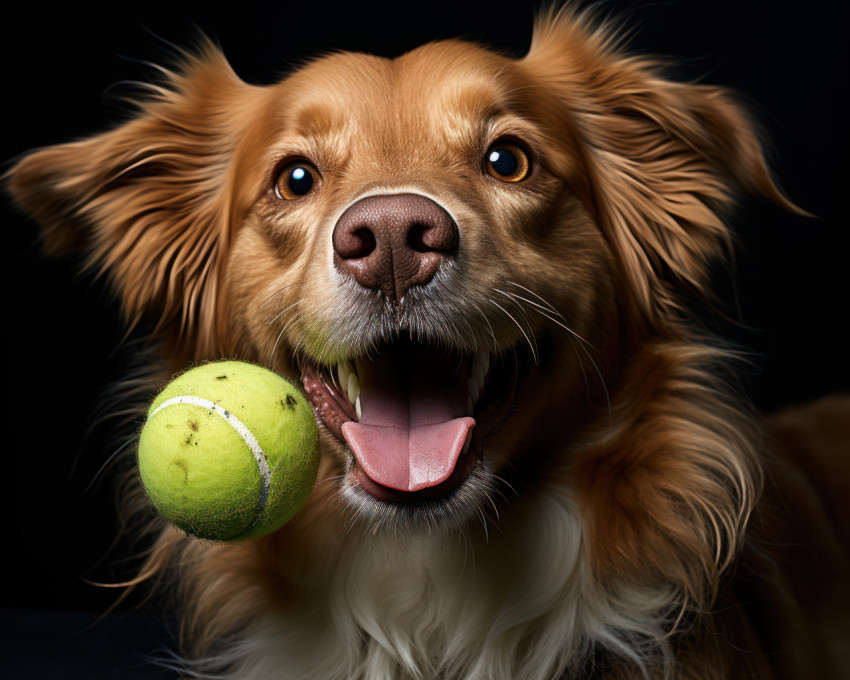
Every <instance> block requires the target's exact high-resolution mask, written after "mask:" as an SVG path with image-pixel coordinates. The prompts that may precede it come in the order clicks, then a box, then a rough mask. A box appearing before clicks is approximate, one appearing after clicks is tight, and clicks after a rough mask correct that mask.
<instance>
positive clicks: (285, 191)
mask: <svg viewBox="0 0 850 680" xmlns="http://www.w3.org/2000/svg"><path fill="white" fill-rule="evenodd" d="M321 179H322V176H321V175H320V174H319V171H318V170H316V168H315V167H314V166H313V164H312V163H308V162H307V161H295V162H293V163H289V164H287V165H286V166H284V168H283V170H281V171H280V174H278V176H277V181H276V182H275V184H274V193H275V196H277V197H278V198H282V199H284V200H286V201H292V200H295V199H296V198H301V197H302V196H304V195H306V194H308V193H310V191H312V190H313V189H314V188H315V187H317V186H318V185H319V182H320V181H321Z"/></svg>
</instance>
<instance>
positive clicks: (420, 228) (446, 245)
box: [333, 194, 458, 302]
mask: <svg viewBox="0 0 850 680" xmlns="http://www.w3.org/2000/svg"><path fill="white" fill-rule="evenodd" d="M457 244H458V229H457V225H456V224H455V221H454V220H453V219H452V216H451V215H449V213H448V212H447V211H446V210H445V209H444V208H442V207H441V206H440V205H438V204H437V203H435V202H434V201H432V200H431V199H430V198H427V197H425V196H420V195H418V194H395V195H390V196H369V197H367V198H362V199H360V200H359V201H357V202H356V203H354V204H352V205H351V206H350V207H349V208H348V209H347V210H346V211H345V212H344V213H343V214H342V215H341V216H340V218H339V220H337V223H336V226H335V227H334V232H333V247H334V262H335V263H336V266H337V269H339V270H340V271H343V272H347V273H349V274H351V275H352V276H353V277H354V278H355V280H356V281H357V282H358V283H359V284H360V285H361V286H364V287H366V288H379V289H381V290H382V291H383V293H384V295H386V296H387V299H389V300H391V301H395V302H399V301H401V299H402V298H403V297H404V294H405V293H406V292H407V290H408V289H409V288H410V287H411V286H417V285H422V284H424V283H427V282H428V281H430V280H431V278H432V277H433V276H434V274H435V273H436V272H437V270H438V269H439V268H440V265H441V264H442V263H443V262H444V260H445V259H446V258H448V257H450V256H451V255H452V253H453V252H454V251H455V250H456V249H457Z"/></svg>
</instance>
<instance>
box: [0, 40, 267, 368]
mask: <svg viewBox="0 0 850 680" xmlns="http://www.w3.org/2000/svg"><path fill="white" fill-rule="evenodd" d="M166 73H167V76H166V79H165V83H164V84H163V85H155V86H150V87H149V89H150V95H149V96H148V97H147V98H146V99H145V101H143V102H142V104H141V105H140V107H139V108H140V111H139V113H138V114H137V115H136V116H135V117H134V118H133V119H131V120H130V121H129V122H126V123H125V124H123V125H121V126H120V127H118V128H116V129H114V130H112V131H109V132H106V133H104V134H101V135H98V136H95V137H92V138H89V139H85V140H83V141H79V142H73V143H70V144H61V145H58V146H53V147H48V148H45V149H41V150H37V151H35V152H33V153H31V154H29V155H27V156H25V157H24V158H23V159H22V160H20V161H19V162H18V163H17V164H16V165H15V166H14V167H13V168H12V169H11V170H10V171H9V172H8V174H7V176H6V178H5V179H6V186H7V189H8V191H9V192H10V193H11V194H12V196H13V198H14V199H15V201H16V202H17V204H18V205H19V206H20V207H21V208H23V209H24V210H25V211H27V212H29V213H30V214H31V215H33V216H34V217H35V218H36V219H37V220H38V221H39V223H40V224H41V226H42V234H43V244H44V249H45V251H46V252H48V253H50V254H62V253H66V252H69V251H73V250H80V251H82V252H83V253H84V257H85V263H86V265H87V266H88V267H89V268H91V269H94V270H96V271H98V272H99V273H103V274H105V275H106V276H108V278H109V279H110V280H111V282H112V284H113V286H114V288H115V289H116V292H117V293H118V296H119V299H120V301H121V304H122V308H123V310H124V312H125V314H126V316H127V318H128V320H129V321H131V322H134V321H136V320H138V319H139V318H140V317H141V316H142V315H148V314H153V315H155V316H156V317H158V318H159V319H160V323H163V324H164V323H168V322H170V321H171V320H173V319H175V318H177V319H179V321H180V326H181V330H182V331H183V332H184V333H188V337H192V338H198V339H199V341H200V342H201V344H203V340H201V338H203V337H210V338H211V337H214V336H215V333H214V332H213V329H212V328H199V327H198V324H201V325H204V324H206V325H210V324H211V323H212V321H210V320H208V319H214V318H215V317H216V316H217V315H216V314H215V313H208V314H205V315H204V317H206V318H204V319H201V318H199V316H200V315H199V313H198V312H199V310H200V308H201V307H202V306H204V308H205V309H209V310H215V309H217V297H218V296H217V288H218V285H219V278H220V275H221V270H222V267H223V253H224V252H226V248H227V244H228V241H229V239H230V235H231V227H232V225H233V223H234V221H235V219H236V217H237V216H236V215H235V213H236V211H237V208H236V207H235V206H236V204H237V203H238V201H237V200H235V195H236V193H237V192H238V191H240V190H244V188H243V187H244V184H243V183H239V182H235V181H234V179H233V178H235V177H237V176H240V174H242V173H243V172H244V168H239V167H238V166H239V165H240V160H239V157H238V148H239V143H240V140H242V139H243V138H244V137H245V136H246V135H248V134H249V132H250V129H249V128H250V121H251V120H253V119H254V115H253V113H252V112H255V111H256V110H257V109H258V108H259V106H260V102H258V98H259V97H261V93H262V92H263V90H264V88H261V87H254V86H251V85H247V84H246V83H244V82H243V81H242V80H240V79H239V77H238V76H237V75H236V74H235V73H234V72H233V70H232V69H231V68H230V65H229V64H228V63H227V61H226V59H225V58H224V56H223V55H222V54H221V52H220V51H219V50H218V49H217V48H215V47H214V46H212V45H211V44H210V43H205V44H204V46H203V47H202V49H201V50H200V51H199V52H198V53H197V54H196V55H195V56H187V57H185V58H184V61H183V63H182V65H181V67H180V68H179V69H178V70H177V71H176V72H166ZM205 330H206V331H210V332H209V333H206V334H205V333H203V331H205ZM199 331H200V332H199ZM196 349H197V348H196ZM200 351H201V352H203V351H215V350H214V348H207V349H206V350H204V349H200Z"/></svg>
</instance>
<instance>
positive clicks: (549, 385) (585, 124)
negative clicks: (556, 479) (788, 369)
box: [9, 14, 783, 523]
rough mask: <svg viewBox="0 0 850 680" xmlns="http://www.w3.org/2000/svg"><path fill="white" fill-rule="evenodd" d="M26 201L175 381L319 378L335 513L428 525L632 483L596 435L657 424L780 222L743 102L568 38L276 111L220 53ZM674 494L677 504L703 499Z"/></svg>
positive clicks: (44, 163)
mask: <svg viewBox="0 0 850 680" xmlns="http://www.w3.org/2000/svg"><path fill="white" fill-rule="evenodd" d="M9 182H10V187H11V191H12V193H13V194H14V196H15V198H16V199H17V201H18V202H19V204H20V205H21V206H23V207H24V208H25V209H26V210H28V211H29V212H31V213H32V214H34V215H35V216H36V217H37V218H38V219H39V220H40V222H41V223H42V224H43V225H44V243H45V246H46V248H47V250H49V251H51V252H61V251H66V250H69V249H72V248H80V249H83V250H84V251H85V252H86V256H87V258H88V260H87V261H88V262H89V264H90V265H91V266H92V267H93V268H97V269H99V270H102V271H104V272H106V274H107V275H108V276H109V278H110V280H111V282H112V283H113V285H114V288H115V290H116V292H117V294H118V296H119V298H120V300H121V302H122V304H123V308H124V310H125V311H126V314H127V317H128V318H129V319H130V320H133V321H135V320H138V319H139V318H141V317H144V316H154V317H155V318H156V319H158V320H159V326H158V332H160V333H161V335H162V337H163V338H164V339H165V342H166V343H168V344H169V346H170V347H171V354H172V356H173V357H175V362H176V363H178V364H179V363H181V362H185V361H188V360H192V359H204V358H216V357H220V356H236V357H238V358H244V359H248V360H252V361H255V362H258V363H261V364H265V365H268V366H270V367H272V368H274V369H275V370H277V371H279V372H281V373H283V374H289V375H298V376H300V377H302V378H303V381H304V386H305V389H306V390H307V391H308V393H309V396H310V398H311V400H312V402H313V404H314V406H315V409H316V413H317V418H318V419H319V421H320V422H321V423H322V424H323V425H324V431H323V448H324V455H325V473H324V474H326V475H339V476H340V477H339V478H340V479H341V482H340V488H341V494H339V496H338V497H339V498H344V499H345V500H346V502H347V503H348V504H349V505H350V506H351V507H354V508H356V509H357V510H358V511H360V512H361V513H362V514H363V515H364V516H365V517H367V518H368V519H369V520H370V521H372V520H375V519H376V518H381V519H382V520H385V521H394V519H397V518H399V517H404V518H406V519H417V518H418V519H420V520H422V521H424V522H425V523H430V522H435V521H437V522H439V521H440V519H441V518H448V517H451V518H452V520H451V521H452V522H453V523H457V522H466V521H468V520H469V519H470V518H471V517H473V516H474V515H475V513H476V512H478V511H480V509H481V507H482V505H483V504H484V503H485V501H488V495H489V494H490V493H491V492H492V491H494V490H496V489H497V488H498V487H499V484H500V483H501V481H506V482H508V483H510V484H512V485H514V486H516V485H517V484H521V483H523V481H522V480H525V483H530V482H529V481H528V480H530V479H532V480H533V479H534V476H535V475H536V474H537V472H538V471H539V470H541V469H549V470H552V469H557V470H558V471H559V474H563V475H565V477H564V479H565V480H566V479H567V478H568V477H569V482H568V483H569V484H570V485H572V486H573V487H574V488H578V489H579V490H581V489H582V488H585V489H588V488H592V487H594V485H596V484H601V483H602V482H601V481H599V480H604V479H613V478H614V473H611V474H608V473H605V472H604V470H603V468H602V467H600V466H599V465H597V464H596V463H594V466H595V467H593V470H594V471H595V472H594V474H593V475H590V474H589V473H587V474H584V476H583V477H582V469H581V466H580V465H579V463H580V462H581V461H577V460H575V459H574V458H573V457H572V454H571V453H570V452H571V451H575V450H577V448H578V443H577V442H578V441H579V438H580V437H583V438H584V439H583V440H582V441H585V442H587V441H590V440H593V441H595V442H597V443H598V442H600V441H602V439H604V438H600V437H601V435H600V434H599V430H598V429H597V430H594V429H593V423H595V422H597V421H599V422H603V423H609V424H610V423H611V422H612V419H617V422H618V423H620V424H621V425H622V426H623V427H625V423H627V422H631V423H633V424H634V423H640V422H641V421H640V414H639V410H640V409H639V408H638V407H637V406H636V404H637V402H638V401H639V400H640V399H642V398H647V395H649V394H650V393H651V392H652V389H653V387H652V385H651V384H649V382H647V381H646V375H645V374H647V372H644V373H641V374H640V375H638V374H636V373H635V372H634V371H632V372H631V373H630V366H632V362H633V359H634V357H635V356H636V354H637V353H638V352H640V351H642V348H645V347H646V346H648V345H650V344H653V343H655V344H657V343H662V342H665V341H680V340H683V339H684V338H685V337H686V333H685V331H684V330H683V325H682V323H681V320H682V310H681V308H682V301H683V299H685V297H686V295H685V294H691V293H698V294H699V293H702V292H704V291H705V287H706V276H707V269H708V264H709V262H710V261H711V260H712V259H713V258H714V257H716V256H717V255H718V254H720V253H721V251H722V250H723V248H724V247H725V246H726V245H727V244H728V240H729V236H728V232H727V230H726V228H725V226H724V223H723V221H722V215H723V213H724V212H725V210H726V209H727V207H728V206H729V205H730V204H731V201H732V195H733V194H734V193H735V192H736V191H737V190H738V189H741V188H743V189H745V190H749V191H754V192H760V193H763V194H766V195H768V196H770V197H771V198H773V199H775V200H777V201H779V202H782V201H783V199H782V197H781V196H780V194H779V193H778V192H777V190H776V189H775V187H774V185H773V184H772V182H771V180H770V177H769V174H768V172H767V170H766V168H765V164H764V161H763V158H762V154H761V151H760V146H759V143H758V141H757V137H756V133H755V131H754V128H753V124H752V123H751V121H750V120H749V118H748V116H747V115H746V114H745V113H744V111H743V109H742V108H741V107H740V106H739V105H738V104H736V103H735V102H734V101H733V99H732V98H731V97H730V96H729V95H728V94H727V93H725V92H724V91H722V90H720V89H717V88H714V87H710V86H704V85H693V84H680V83H675V82H671V81H669V80H666V79H664V78H663V77H662V76H661V75H660V74H659V72H658V70H657V69H656V67H655V65H654V64H652V63H650V62H648V61H646V60H643V59H640V58H634V57H626V56H623V55H622V54H621V53H620V52H619V50H618V47H617V46H616V45H615V44H614V42H613V41H612V40H611V39H610V38H609V37H608V35H607V34H605V33H604V32H601V31H600V32H594V30H593V29H591V28H589V27H588V26H587V25H586V22H584V21H583V20H581V19H578V18H576V17H574V16H569V15H566V14H564V15H561V16H546V17H544V18H542V19H541V20H539V22H538V26H537V29H536V31H535V37H534V41H533V44H532V46H531V49H530V51H529V53H528V55H527V56H525V57H524V58H521V59H513V58H509V57H506V56H503V55H500V54H498V53H495V52H493V51H490V50H487V49H484V48H482V47H479V46H476V45H473V44H469V43H466V42H460V41H445V42H437V43H432V44H428V45H425V46H423V47H420V48H419V49H416V50H414V51H412V52H409V53H407V54H404V55H403V56H401V57H398V58H396V59H392V60H389V59H383V58H378V57H372V56H367V55H363V54H350V53H339V54H332V55H330V56H325V57H322V58H320V59H317V60H315V61H313V62H311V63H309V64H308V65H306V66H305V67H303V68H301V69H299V70H298V71H296V72H295V73H293V74H291V75H289V76H288V77H286V78H285V79H283V80H282V81H281V82H280V83H278V84H275V85H271V86H252V85H248V84H246V83H244V82H242V81H241V80H240V79H239V78H238V77H237V76H236V75H235V74H234V73H233V71H232V70H231V69H230V67H229V66H228V64H227V62H226V61H225V59H224V57H223V56H222V55H221V54H220V53H219V52H218V51H217V50H216V49H214V48H212V47H210V46H206V47H204V48H203V49H202V50H200V51H199V53H198V54H197V55H196V56H192V57H187V58H186V59H185V61H184V63H183V64H182V65H181V68H180V69H178V71H177V72H176V73H174V74H172V75H170V76H169V77H168V79H167V82H165V83H164V84H163V85H161V86H152V87H151V88H150V93H149V96H148V97H147V98H145V99H144V101H143V103H142V104H141V105H140V110H139V111H138V113H137V114H136V115H135V116H134V117H133V118H132V119H131V120H130V121H129V122H127V123H125V124H123V125H121V126H120V127H118V128H116V129H114V130H112V131H110V132H107V133H105V134H103V135H100V136H97V137H94V138H91V139H87V140H84V141H81V142H77V143H73V144H67V145H61V146H57V147H52V148H48V149H45V150H42V151H38V152H36V153H34V154H32V155H30V156H28V157H26V158H24V159H23V160H22V161H21V162H20V163H19V164H18V165H17V166H16V167H15V168H14V169H13V170H12V171H11V173H10V176H9ZM659 362H660V363H659V365H658V371H659V374H660V373H661V372H664V371H667V372H668V373H669V369H670V365H668V364H669V362H668V363H664V362H663V361H661V360H659ZM624 390H629V391H630V392H629V393H628V394H627V395H626V394H625V392H624ZM600 419H601V420H600ZM635 427H637V425H635ZM631 436H633V437H634V436H636V435H635V433H634V432H632V435H631ZM594 437H595V438H596V439H594ZM609 443H610V442H609ZM600 446H602V445H601V444H600ZM623 464H624V465H626V464H627V463H623ZM628 464H631V463H628ZM730 466H732V465H731V463H730ZM611 468H612V469H613V468H617V466H616V465H611ZM618 469H619V468H618ZM642 470H643V471H644V472H645V473H646V474H650V471H648V470H649V468H646V467H643V468H642ZM585 472H586V470H585ZM658 472H659V474H660V473H662V472H664V470H660V471H658ZM679 472H681V477H680V478H676V477H675V475H676V474H678V473H679ZM620 473H623V470H622V469H620V472H618V473H617V474H618V475H620ZM667 473H669V475H672V476H673V477H672V478H668V479H667V481H666V484H665V488H666V489H667V491H665V493H667V492H669V487H672V486H676V485H678V486H679V488H680V489H684V488H686V487H687V486H688V485H689V484H695V482H694V481H693V480H692V479H691V478H690V477H689V476H687V475H686V474H685V472H683V471H682V470H680V469H679V468H678V467H674V468H669V469H667ZM571 475H574V477H570V476H571ZM606 475H607V476H606ZM669 475H668V477H669ZM582 479H584V480H585V481H584V485H585V486H584V487H582V482H581V480H582ZM617 479H620V480H626V479H629V476H628V475H627V474H625V473H623V475H620V476H619V477H617ZM618 483H619V482H618ZM624 483H625V482H624ZM610 492H611V490H610V489H608V488H606V490H605V491H603V492H595V493H597V494H598V495H599V496H600V497H605V496H606V494H608V493H610ZM586 493H588V494H589V495H590V497H592V496H593V494H592V493H591V492H586ZM626 498H631V496H622V497H621V501H620V502H621V503H626V502H627V501H626V500H624V499H626ZM633 500H634V508H633V509H634V512H635V513H637V514H639V513H640V512H641V508H643V507H644V506H645V505H646V503H648V502H650V503H651V501H652V499H651V493H650V492H647V494H637V495H635V496H634V498H633ZM671 503H672V504H675V502H671ZM587 504H588V507H589V508H591V509H592V508H593V507H594V504H593V501H592V500H588V501H587ZM598 512H599V514H600V516H602V515H605V513H609V514H611V513H612V512H613V511H612V510H611V508H606V509H600V510H599V511H598ZM632 519H634V518H633V517H632ZM630 521H631V520H630Z"/></svg>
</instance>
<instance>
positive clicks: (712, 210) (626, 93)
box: [522, 12, 802, 325]
mask: <svg viewBox="0 0 850 680" xmlns="http://www.w3.org/2000/svg"><path fill="white" fill-rule="evenodd" d="M522 63H523V64H525V65H526V67H527V68H528V69H529V72H530V73H532V74H534V75H535V77H537V78H538V79H542V81H543V83H544V86H545V87H546V88H547V89H548V90H549V91H551V92H554V93H555V96H557V97H558V98H559V99H560V105H561V106H562V107H564V108H565V110H567V111H568V112H569V114H570V115H571V118H572V120H573V123H574V125H576V126H577V127H578V132H579V135H580V137H581V138H582V139H584V141H585V143H586V145H587V148H586V153H587V162H588V165H589V166H590V170H591V174H592V180H593V185H594V188H593V195H594V203H595V209H596V211H597V213H598V218H599V221H600V224H601V226H602V228H603V229H604V230H605V232H606V236H607V238H608V240H609V242H610V243H611V246H612V248H613V250H614V252H615V254H616V256H617V259H618V261H619V263H620V266H621V270H622V274H623V276H625V277H626V279H627V283H628V286H627V289H628V290H630V291H632V294H633V297H634V302H635V303H636V304H637V305H639V307H640V308H641V309H642V310H643V312H644V313H645V315H646V318H647V319H648V321H649V322H650V323H651V324H653V325H654V324H655V322H657V321H659V320H660V319H662V318H670V315H671V314H673V315H675V314H676V313H677V312H678V311H679V300H680V294H679V293H677V290H681V288H682V286H683V285H684V287H685V288H687V289H689V290H690V291H692V292H698V293H700V294H702V295H708V292H707V290H706V288H707V278H708V267H709V263H710V262H711V261H712V260H714V259H715V258H716V257H718V256H721V255H723V254H724V253H726V251H728V249H729V246H730V245H731V237H730V233H729V231H728V229H727V227H726V225H725V224H724V221H723V216H724V215H725V214H726V213H727V211H728V210H729V209H730V208H731V207H732V206H733V204H734V197H735V195H736V193H738V192H740V191H745V192H749V193H753V194H759V195H763V196H766V197H767V198H769V199H771V200H773V201H774V202H776V203H777V204H779V205H781V206H783V207H784V208H787V209H789V210H792V211H796V212H798V213H801V214H802V211H800V210H799V209H797V208H796V207H795V206H794V205H793V204H791V203H790V202H789V201H788V199H786V198H785V197H784V196H783V195H782V193H781V192H780V191H779V189H777V187H776V185H775V184H774V182H773V180H772V179H771V177H770V173H769V171H768V169H767V166H766V163H765V159H764V154H763V151H762V146H761V143H760V141H759V136H758V132H757V126H756V125H755V123H754V122H753V120H752V119H751V118H750V116H749V115H748V114H747V112H746V111H745V109H744V108H743V107H742V106H741V105H739V104H738V103H737V102H736V101H735V100H734V99H733V97H732V96H731V95H730V93H729V92H727V91H725V90H723V89H721V88H718V87H712V86H708V85H696V84H690V83H676V82H672V81H669V80H666V79H664V78H663V77H661V76H660V75H659V68H658V64H656V63H655V62H652V61H650V60H649V59H645V58H640V57H628V56H624V55H623V54H622V52H621V51H620V49H619V46H618V45H617V41H616V37H615V34H614V32H613V31H611V30H610V29H607V28H605V27H601V28H593V27H591V26H590V22H589V21H588V19H587V17H586V16H577V15H575V14H570V13H569V12H561V13H556V14H552V13H549V14H546V15H544V16H542V17H540V18H539V19H538V21H537V23H536V25H535V32H534V38H533V41H532V45H531V49H530V51H529V54H528V55H527V56H526V57H525V59H524V60H523V62H522Z"/></svg>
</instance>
